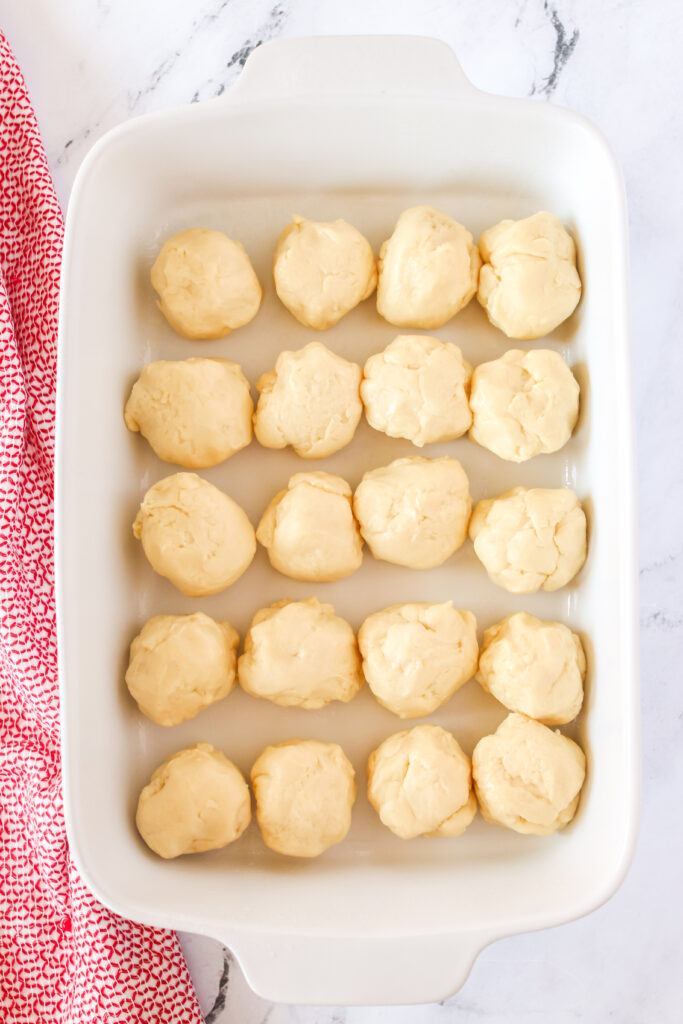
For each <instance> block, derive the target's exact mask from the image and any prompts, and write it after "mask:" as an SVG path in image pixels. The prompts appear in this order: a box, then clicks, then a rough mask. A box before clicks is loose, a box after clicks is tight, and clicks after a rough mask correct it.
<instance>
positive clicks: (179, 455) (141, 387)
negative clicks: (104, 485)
mask: <svg viewBox="0 0 683 1024" xmlns="http://www.w3.org/2000/svg"><path fill="white" fill-rule="evenodd" d="M253 411H254V406H253V404H252V401H251V395H250V394H249V382H248V380H247V379H246V377H245V376H244V374H243V373H242V370H241V369H240V367H239V366H238V365H237V364H236V363H231V362H229V361H228V360H227V359H182V360H179V361H178V362H165V361H163V360H162V361H159V362H157V363H148V364H147V366H144V367H143V368H142V372H141V374H140V376H139V377H138V379H137V380H136V382H135V384H134V385H133V390H132V391H131V393H130V398H129V399H128V401H127V402H126V408H125V411H124V420H125V423H126V426H127V427H128V429H129V430H139V431H140V433H141V434H142V436H143V437H145V438H147V440H148V441H149V443H150V444H151V446H152V448H153V449H154V451H155V452H156V454H157V455H158V456H159V458H160V459H165V460H166V462H177V463H178V465H180V466H187V467H188V468H189V469H201V468H203V467H206V466H215V465H216V464H217V463H219V462H223V460H224V459H229V458H230V456H231V455H234V454H235V452H238V451H239V450H240V449H241V448H245V447H246V446H247V445H248V444H249V442H250V441H251V417H252V413H253Z"/></svg>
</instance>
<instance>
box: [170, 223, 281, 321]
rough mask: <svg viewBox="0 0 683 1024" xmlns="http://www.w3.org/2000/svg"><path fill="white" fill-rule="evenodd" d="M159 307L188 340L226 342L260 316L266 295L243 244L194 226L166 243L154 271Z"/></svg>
mask: <svg viewBox="0 0 683 1024" xmlns="http://www.w3.org/2000/svg"><path fill="white" fill-rule="evenodd" d="M151 276H152V287H153V288H154V290H155V292H156V293H157V295H158V296H159V303H158V304H159V309H160V310H161V312H162V313H163V314H164V316H165V317H166V319H167V320H168V322H169V324H170V325H171V327H172V328H173V330H174V331H177V332H178V334H182V335H183V337H184V338H223V337H225V335H226V334H230V331H234V330H235V328H236V327H242V326H243V325H244V324H248V323H249V321H250V320H253V318H254V317H255V316H256V314H257V313H258V308H259V306H260V305H261V297H262V295H263V291H262V289H261V285H260V284H259V282H258V278H257V277H256V274H255V273H254V268H253V267H252V265H251V263H250V262H249V257H248V256H247V254H246V252H245V251H244V246H243V245H242V243H241V242H235V241H233V239H232V238H228V236H227V235H224V234H223V232H222V231H209V230H208V229H207V228H190V230H189V231H181V232H180V233H179V234H177V235H173V237H172V238H169V239H168V240H167V241H166V242H164V244H163V246H162V247H161V252H160V253H159V255H158V256H157V258H156V262H155V264H154V266H153V267H152V275H151Z"/></svg>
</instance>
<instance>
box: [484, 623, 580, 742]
mask: <svg viewBox="0 0 683 1024" xmlns="http://www.w3.org/2000/svg"><path fill="white" fill-rule="evenodd" d="M585 676H586V656H585V654H584V651H583V646H582V644H581V640H580V639H579V637H578V636H577V635H576V633H572V631H571V629H569V628H568V627H567V626H564V625H562V623H561V622H544V621H542V620H541V619H537V618H535V617H534V616H533V615H528V614H527V613H526V612H517V613H516V614H514V615H508V617H507V618H506V619H503V621H502V622H497V623H496V624H495V626H490V627H489V629H487V630H486V632H485V633H484V643H483V645H482V649H481V655H480V657H479V670H478V672H477V676H476V678H477V681H478V682H479V683H481V685H482V686H483V687H484V689H485V690H488V692H489V693H490V694H492V695H493V696H494V697H495V698H496V700H499V701H500V702H501V704H504V705H505V707H506V708H508V709H509V710H510V711H521V712H522V713H523V714H525V715H528V716H529V717H530V718H536V719H538V721H540V722H544V723H545V724H546V725H564V724H565V723H566V722H571V721H572V719H573V718H576V716H577V715H578V713H579V711H580V710H581V705H582V703H583V681H584V678H585Z"/></svg>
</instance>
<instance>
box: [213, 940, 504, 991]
mask: <svg viewBox="0 0 683 1024" xmlns="http://www.w3.org/2000/svg"><path fill="white" fill-rule="evenodd" d="M221 941H224V944H225V945H227V946H228V947H229V948H230V949H232V951H233V953H234V955H235V956H236V957H237V959H238V960H239V962H240V965H241V967H242V970H243V971H244V974H245V977H246V979H247V981H248V982H249V984H250V986H251V988H252V989H253V990H254V992H255V993H256V994H257V995H259V996H261V997H262V998H264V999H268V1000H270V1001H271V1002H277V1003H290V1004H308V1005H313V1006H400V1005H407V1004H411V1003H412V1004H415V1003H427V1002H439V1001H442V1000H444V999H447V998H449V997H450V996H451V995H453V994H454V993H455V992H457V991H458V989H459V988H461V986H462V985H463V984H464V983H465V981H466V980H467V976H468V975H469V973H470V970H471V969H472V965H473V964H474V961H475V959H476V957H477V956H478V954H479V953H480V952H481V950H482V949H483V948H484V946H486V945H487V944H488V942H489V941H490V937H485V936H483V935H482V934H480V933H475V932H469V931H468V932H462V933H458V934H450V935H417V936H380V937H373V936H353V937H348V936H341V937H340V936H331V935H330V936H315V935H298V936H291V935H278V934H270V935H264V934H262V933H261V934H248V933H244V932H243V933H240V934H239V935H237V936H235V935H233V936H231V937H230V938H229V939H227V940H221Z"/></svg>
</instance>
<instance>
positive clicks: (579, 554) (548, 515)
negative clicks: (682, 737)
mask: <svg viewBox="0 0 683 1024" xmlns="http://www.w3.org/2000/svg"><path fill="white" fill-rule="evenodd" d="M470 537H471V539H472V540H473V542H474V550H475V552H476V555H477V557H478V558H479V560H480V561H481V562H482V563H483V565H484V568H485V569H486V571H487V572H488V574H489V576H490V577H491V579H492V580H493V582H494V583H497V584H498V586H499V587H503V589H504V590H509V591H510V593H512V594H534V593H535V592H536V591H537V590H538V589H539V588H540V587H542V588H543V589H544V590H559V588H560V587H563V586H564V585H565V584H566V583H569V581H570V580H572V579H573V578H574V577H575V576H576V574H577V572H578V571H579V569H580V568H581V566H582V565H583V563H584V562H585V561H586V516H585V515H584V511H583V509H582V508H581V503H580V501H579V499H578V498H577V497H576V495H575V494H574V492H573V491H570V490H569V488H566V487H562V488H558V489H556V490H550V489H546V488H543V487H532V488H531V489H528V488H526V487H513V489H512V490H511V491H506V492H505V494H501V495H500V497H499V498H489V499H487V500H486V501H480V502H479V503H478V504H477V505H476V506H475V508H474V512H473V513H472V519H471V520H470Z"/></svg>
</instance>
